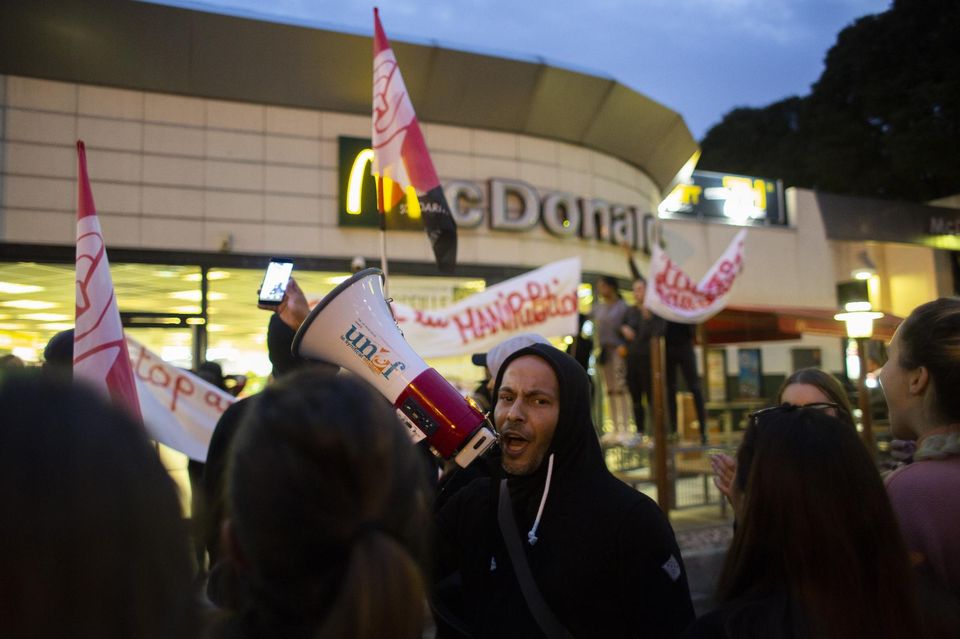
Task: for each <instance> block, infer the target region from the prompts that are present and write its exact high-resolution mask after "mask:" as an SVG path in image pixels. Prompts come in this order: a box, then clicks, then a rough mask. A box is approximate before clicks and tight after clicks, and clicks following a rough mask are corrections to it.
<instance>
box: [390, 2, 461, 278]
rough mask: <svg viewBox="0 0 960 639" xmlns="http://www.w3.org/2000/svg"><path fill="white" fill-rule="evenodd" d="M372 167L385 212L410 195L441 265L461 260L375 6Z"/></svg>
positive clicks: (444, 201)
mask: <svg viewBox="0 0 960 639" xmlns="http://www.w3.org/2000/svg"><path fill="white" fill-rule="evenodd" d="M373 18H374V34H373V131H372V139H373V168H372V173H373V174H374V175H375V176H376V177H377V179H378V180H379V181H380V184H381V188H380V189H379V190H378V193H379V194H380V195H381V196H382V198H381V200H380V201H379V203H378V204H379V208H380V212H381V213H385V212H386V211H389V210H391V209H392V208H393V207H394V206H396V205H397V204H399V203H400V202H401V201H402V200H404V199H405V198H406V200H407V202H408V203H410V205H411V206H410V207H409V208H416V209H417V210H418V214H419V215H421V216H422V219H423V228H424V230H425V231H426V232H427V237H429V238H430V244H431V245H432V246H433V255H434V257H435V258H436V261H437V266H438V267H439V268H440V270H441V271H446V272H449V271H452V270H453V269H454V267H455V266H456V264H457V225H456V223H455V222H454V221H453V214H452V213H451V212H450V206H449V205H448V204H447V198H446V196H445V195H444V194H443V187H442V186H441V185H440V178H439V177H437V171H436V169H434V168H433V160H431V159H430V152H429V151H428V150H427V143H426V141H425V140H424V139H423V133H422V132H421V131H420V124H419V122H418V121H417V114H416V113H415V112H414V110H413V103H411V102H410V95H409V94H408V93H407V87H406V85H404V83H403V76H402V75H400V67H399V66H398V65H397V58H396V56H394V55H393V49H392V48H391V47H390V42H389V41H388V40H387V36H386V34H385V33H384V31H383V26H382V25H381V24H380V14H379V12H378V11H377V9H376V8H374V10H373Z"/></svg>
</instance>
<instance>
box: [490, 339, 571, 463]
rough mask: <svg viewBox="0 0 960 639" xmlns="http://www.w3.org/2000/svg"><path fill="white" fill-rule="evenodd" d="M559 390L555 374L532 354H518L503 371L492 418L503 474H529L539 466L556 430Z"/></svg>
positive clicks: (558, 412) (547, 365) (558, 413)
mask: <svg viewBox="0 0 960 639" xmlns="http://www.w3.org/2000/svg"><path fill="white" fill-rule="evenodd" d="M559 390H560V389H559V384H558V383H557V375H556V373H554V372H553V369H552V368H550V365H549V364H547V363H546V362H545V361H544V360H542V359H541V358H539V357H537V356H535V355H524V356H523V357H518V358H517V359H515V360H513V361H512V362H510V365H509V366H508V367H507V369H506V371H504V373H503V381H502V383H501V384H500V392H499V394H498V395H497V397H496V402H497V404H496V407H495V408H494V412H493V418H494V422H495V423H496V425H497V432H499V433H500V448H501V450H502V451H503V460H502V465H503V469H504V470H505V471H506V472H507V473H509V474H511V475H529V474H530V473H532V472H534V471H535V470H537V468H539V467H540V464H541V463H542V462H543V458H544V457H545V456H546V454H547V450H548V449H549V448H550V442H552V441H553V433H554V431H556V429H557V419H558V418H559V416H560V392H559Z"/></svg>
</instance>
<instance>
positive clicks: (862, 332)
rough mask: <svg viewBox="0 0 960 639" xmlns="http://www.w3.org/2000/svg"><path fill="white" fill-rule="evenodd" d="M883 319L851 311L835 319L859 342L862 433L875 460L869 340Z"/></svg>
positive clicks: (875, 313) (858, 384) (872, 312)
mask: <svg viewBox="0 0 960 639" xmlns="http://www.w3.org/2000/svg"><path fill="white" fill-rule="evenodd" d="M881 317H883V313H878V312H876V311H869V310H865V311H849V312H846V313H837V314H836V315H834V316H833V319H835V320H837V321H841V322H843V323H844V324H846V327H847V337H849V338H850V339H855V340H857V356H858V358H859V360H860V375H859V376H858V377H859V379H858V380H857V400H858V403H859V404H860V423H861V425H862V426H863V430H862V431H861V433H860V436H861V438H862V439H863V444H864V445H865V446H866V447H867V452H869V453H870V456H871V457H873V458H875V457H876V455H877V446H876V442H875V441H874V438H873V414H872V413H871V412H870V394H869V393H870V391H869V389H868V388H867V340H868V339H870V336H871V335H873V320H876V319H880V318H881Z"/></svg>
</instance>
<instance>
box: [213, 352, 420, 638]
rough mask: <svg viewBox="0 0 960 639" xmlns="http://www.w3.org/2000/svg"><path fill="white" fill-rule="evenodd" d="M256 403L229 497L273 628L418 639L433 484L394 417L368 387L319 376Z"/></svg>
mask: <svg viewBox="0 0 960 639" xmlns="http://www.w3.org/2000/svg"><path fill="white" fill-rule="evenodd" d="M253 401H254V403H253V405H252V406H251V408H250V410H249V411H248V413H247V415H246V416H245V418H244V421H243V423H242V425H241V427H240V431H239V433H238V434H237V439H236V441H235V443H234V447H233V450H232V454H231V458H230V466H229V469H228V473H227V474H228V489H227V490H228V495H229V496H228V499H229V502H230V508H231V511H232V522H231V524H230V530H232V531H233V532H232V536H231V539H232V540H233V541H232V543H233V545H234V548H233V553H232V554H233V556H234V557H235V560H236V561H237V562H238V564H239V565H240V570H241V572H242V573H244V574H245V575H246V579H247V580H248V582H249V583H250V586H251V593H252V601H251V612H252V614H253V616H254V617H255V618H257V619H258V620H259V623H261V624H262V629H263V630H264V631H267V630H269V631H271V632H274V631H276V629H277V628H279V627H284V628H288V629H297V631H298V632H304V633H310V634H311V635H312V636H315V637H370V638H373V637H386V636H391V637H415V636H416V637H419V636H420V633H421V632H422V628H423V602H424V597H425V588H426V584H425V581H424V578H423V575H422V572H421V565H422V561H423V559H424V557H425V550H424V544H425V541H426V540H425V535H426V534H427V533H426V531H427V530H428V528H429V522H428V519H427V495H426V487H425V482H424V475H425V473H424V469H423V467H422V465H421V464H422V461H421V459H420V458H419V457H418V456H417V453H416V451H415V449H414V447H413V446H412V444H411V442H410V440H409V436H408V435H407V434H406V432H405V429H404V428H403V426H401V424H400V423H399V422H398V420H397V417H396V414H395V413H394V410H393V409H392V407H391V406H390V405H389V404H388V403H387V402H386V401H385V400H384V399H383V398H382V397H381V396H380V395H379V394H378V393H377V392H376V391H375V390H374V389H372V388H371V387H370V386H369V385H367V384H366V383H364V382H363V381H361V380H360V379H359V378H357V377H355V376H347V375H341V376H335V375H331V374H329V373H328V372H324V371H320V370H316V369H308V370H304V371H299V372H297V373H295V374H292V375H289V376H287V377H285V378H282V379H280V380H279V381H278V382H277V383H276V384H274V385H272V386H269V387H268V388H267V389H266V390H264V391H263V393H261V394H260V395H259V396H257V397H256V399H254V400H253ZM304 636H306V635H304Z"/></svg>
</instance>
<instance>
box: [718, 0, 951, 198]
mask: <svg viewBox="0 0 960 639" xmlns="http://www.w3.org/2000/svg"><path fill="white" fill-rule="evenodd" d="M958 34H960V2H957V1H956V0H896V1H895V2H894V4H893V6H892V7H891V8H890V9H889V10H887V11H885V12H883V13H880V14H877V15H872V16H866V17H864V18H860V19H859V20H857V21H856V22H854V23H853V24H852V25H850V26H849V27H847V28H845V29H844V30H843V31H841V32H840V34H839V35H838V37H837V42H836V44H835V45H834V46H833V47H832V48H831V49H830V51H829V52H828V53H827V57H826V64H825V69H824V71H823V73H822V74H821V76H820V78H819V80H818V81H817V82H816V83H815V84H814V85H813V87H812V90H811V93H810V95H808V96H804V97H793V98H789V99H787V100H783V101H781V102H776V103H774V104H771V105H769V106H767V107H763V108H759V109H735V110H733V111H731V112H730V113H728V114H726V115H725V116H724V117H723V120H722V121H721V122H720V123H719V124H717V125H715V126H714V127H713V128H711V129H710V131H708V132H707V135H706V136H705V137H704V139H703V141H702V143H701V147H702V151H703V154H702V158H701V161H700V166H701V167H702V168H704V169H713V170H720V171H726V172H733V173H747V174H752V175H761V176H764V177H771V178H782V179H783V180H784V182H785V184H787V185H792V186H801V187H806V188H812V189H818V190H823V191H831V192H835V193H849V194H855V195H864V196H873V197H884V198H900V199H908V200H914V201H925V200H930V199H935V198H937V197H943V196H946V195H951V194H954V193H958V192H960V36H958Z"/></svg>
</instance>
